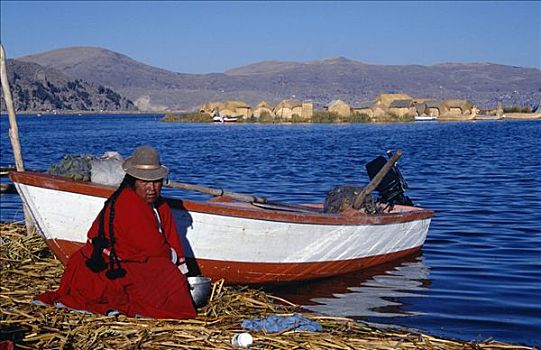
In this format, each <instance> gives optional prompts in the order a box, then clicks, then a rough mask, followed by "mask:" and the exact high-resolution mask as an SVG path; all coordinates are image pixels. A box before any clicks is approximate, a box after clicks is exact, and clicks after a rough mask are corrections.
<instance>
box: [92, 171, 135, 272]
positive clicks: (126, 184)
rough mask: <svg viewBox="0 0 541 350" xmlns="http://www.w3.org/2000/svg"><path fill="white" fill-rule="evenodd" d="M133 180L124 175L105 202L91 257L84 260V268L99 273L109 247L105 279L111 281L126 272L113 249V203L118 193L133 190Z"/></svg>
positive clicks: (105, 265)
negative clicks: (107, 227) (106, 226)
mask: <svg viewBox="0 0 541 350" xmlns="http://www.w3.org/2000/svg"><path fill="white" fill-rule="evenodd" d="M134 186H135V178H134V177H133V176H131V175H128V174H126V176H124V179H123V180H122V183H121V184H120V186H118V188H117V189H116V191H115V192H113V194H112V195H111V196H110V197H109V198H108V199H107V200H106V201H105V203H104V204H103V208H102V209H101V211H100V213H99V214H98V217H99V228H98V235H97V236H96V237H94V238H93V239H92V255H91V256H90V258H89V259H87V260H86V266H88V268H89V269H90V270H92V271H93V272H100V271H103V270H105V268H106V267H107V263H106V262H105V260H104V259H103V255H102V253H103V249H105V248H108V247H109V246H110V247H111V254H110V255H109V270H108V271H107V272H106V273H105V275H106V276H107V278H109V279H111V280H113V279H116V278H120V277H124V276H125V275H126V270H125V269H123V268H122V266H121V265H120V260H119V259H118V256H117V254H116V249H115V242H116V241H115V235H114V230H113V223H114V219H115V203H116V200H117V199H118V197H119V196H120V193H122V191H123V190H124V189H125V188H134ZM108 207H109V225H108V226H109V240H108V239H107V237H106V236H105V213H106V211H107V208H108Z"/></svg>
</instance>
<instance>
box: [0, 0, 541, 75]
mask: <svg viewBox="0 0 541 350" xmlns="http://www.w3.org/2000/svg"><path fill="white" fill-rule="evenodd" d="M0 7H1V8H0V10H1V41H2V43H3V45H4V48H5V50H6V53H7V56H8V58H17V57H20V56H23V55H28V54H33V53H39V52H44V51H48V50H52V49H56V48H63V47H70V46H96V47H103V48H107V49H110V50H113V51H116V52H119V53H122V54H125V55H127V56H129V57H131V58H133V59H135V60H137V61H141V62H143V63H147V64H150V65H153V66H157V67H161V68H164V69H168V70H172V71H176V72H183V73H210V72H224V71H225V70H227V69H231V68H235V67H239V66H242V65H246V64H250V63H255V62H259V61H265V60H280V61H297V62H306V61H313V60H319V59H323V58H328V57H335V56H343V57H346V58H349V59H353V60H357V61H362V62H366V63H373V64H421V65H431V64H437V63H444V62H490V63H498V64H505V65H514V66H521V67H535V68H538V69H541V24H540V23H541V1H526V2H519V1H513V2H511V1H509V2H508V1H480V2H469V1H458V2H445V1H444V2H428V1H427V2H425V1H421V2H408V1H399V2H385V1H382V2H354V1H346V2H336V1H335V2H326V1H316V2H308V1H302V2H301V1H294V2H289V1H282V2H278V1H272V2H270V1H269V2H266V1H262V2H255V1H253V2H252V1H238V2H232V1H231V2H230V1H218V2H203V1H200V2H175V1H170V2H166V1H154V2H151V1H133V2H130V1H118V2H114V1H107V2H100V1H5V0H1V2H0Z"/></svg>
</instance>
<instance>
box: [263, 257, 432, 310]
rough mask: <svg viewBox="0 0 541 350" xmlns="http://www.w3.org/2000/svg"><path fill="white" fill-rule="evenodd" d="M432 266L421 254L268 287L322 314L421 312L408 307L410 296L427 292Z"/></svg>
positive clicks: (305, 307) (278, 294)
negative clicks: (426, 263) (352, 270)
mask: <svg viewBox="0 0 541 350" xmlns="http://www.w3.org/2000/svg"><path fill="white" fill-rule="evenodd" d="M430 283H431V282H430V279H429V268H428V267H427V266H426V265H425V262H424V257H423V256H422V254H417V255H415V256H410V257H409V258H405V259H401V260H397V261H395V262H393V263H389V264H385V265H381V266H378V267H376V268H372V269H368V270H365V271H360V272H355V273H349V274H346V275H342V276H338V277H333V278H327V279H323V280H319V281H312V282H303V283H298V284H289V285H284V286H281V287H269V288H266V290H268V291H270V292H272V293H274V294H275V295H277V296H280V297H282V298H284V299H286V300H289V301H291V302H293V303H295V304H298V305H301V306H302V307H303V308H304V309H306V310H309V311H313V312H316V313H318V314H323V315H331V316H344V317H351V318H355V319H364V318H366V317H399V316H414V315H419V314H420V313H419V312H416V311H411V310H406V309H405V306H406V303H407V302H406V300H404V298H409V297H415V298H419V297H423V296H426V292H427V290H428V287H429V286H430Z"/></svg>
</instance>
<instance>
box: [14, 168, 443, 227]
mask: <svg viewBox="0 0 541 350" xmlns="http://www.w3.org/2000/svg"><path fill="white" fill-rule="evenodd" d="M9 177H10V179H11V181H13V182H14V183H20V184H25V185H29V186H36V187H41V188H46V189H51V190H57V191H64V192H71V193H77V194H83V195H89V196H94V197H102V198H108V197H109V196H110V195H111V193H113V191H114V190H115V187H114V186H107V185H101V184H96V183H92V182H86V181H78V180H73V179H70V178H66V177H62V176H56V175H51V174H46V173H39V172H32V171H24V172H10V173H9ZM164 198H165V199H166V201H167V203H168V204H169V205H170V206H171V208H172V209H174V208H176V209H183V210H186V211H189V212H197V213H203V214H209V215H221V216H233V217H238V218H245V219H253V220H264V221H277V222H285V223H294V224H318V225H348V226H349V225H386V224H396V223H403V222H410V221H417V220H424V219H429V218H431V217H432V216H434V211H432V210H427V209H423V208H418V207H408V208H415V209H410V210H407V211H404V212H397V213H385V214H369V215H368V214H362V213H359V214H358V215H352V216H346V215H340V214H327V213H323V212H321V213H306V212H293V211H280V210H272V209H263V208H259V207H256V206H252V207H248V206H246V205H245V206H241V205H235V204H234V203H237V204H238V202H233V203H231V202H219V201H216V202H211V201H193V200H186V199H179V198H172V197H169V196H164Z"/></svg>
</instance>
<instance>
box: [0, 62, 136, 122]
mask: <svg viewBox="0 0 541 350" xmlns="http://www.w3.org/2000/svg"><path fill="white" fill-rule="evenodd" d="M6 65H7V71H8V80H9V85H10V88H11V95H12V99H13V104H14V108H15V110H16V111H53V110H56V111H78V112H79V111H133V110H137V108H136V107H135V105H134V104H133V102H131V101H130V100H128V99H126V98H124V97H122V96H120V95H119V94H118V93H116V92H114V91H113V90H111V89H110V88H107V87H104V86H102V85H94V84H93V83H88V82H85V81H84V80H82V79H80V78H79V79H78V78H72V77H69V76H68V75H66V74H64V73H62V72H59V71H58V70H56V69H53V68H50V67H43V66H41V65H39V64H36V63H31V62H21V61H18V60H8V61H7V62H6ZM2 111H6V105H5V102H4V98H3V97H2Z"/></svg>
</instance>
